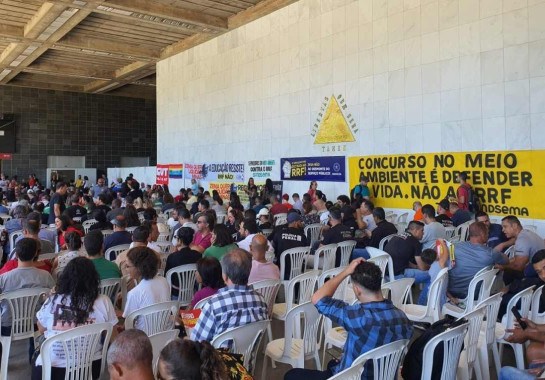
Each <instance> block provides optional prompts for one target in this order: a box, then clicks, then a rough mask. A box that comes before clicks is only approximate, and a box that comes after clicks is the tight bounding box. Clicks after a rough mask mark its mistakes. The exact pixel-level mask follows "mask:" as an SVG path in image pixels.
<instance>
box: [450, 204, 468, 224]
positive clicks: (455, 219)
mask: <svg viewBox="0 0 545 380" xmlns="http://www.w3.org/2000/svg"><path fill="white" fill-rule="evenodd" d="M449 210H450V213H451V214H452V217H451V218H450V219H452V225H453V226H454V227H458V226H459V225H460V224H464V223H465V222H469V221H470V220H471V213H470V212H469V211H467V210H462V209H461V208H460V207H459V203H458V201H456V199H454V200H453V201H451V202H450V204H449Z"/></svg>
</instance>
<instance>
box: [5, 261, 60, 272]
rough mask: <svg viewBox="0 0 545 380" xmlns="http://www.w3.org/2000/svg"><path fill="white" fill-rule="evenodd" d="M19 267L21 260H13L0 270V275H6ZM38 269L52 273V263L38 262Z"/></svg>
mask: <svg viewBox="0 0 545 380" xmlns="http://www.w3.org/2000/svg"><path fill="white" fill-rule="evenodd" d="M17 267H19V260H17V259H13V260H9V261H8V262H6V263H5V264H4V266H3V267H2V269H0V274H4V273H7V272H9V271H10V270H13V269H15V268H17ZM36 268H38V269H42V270H45V271H46V272H49V273H51V263H50V262H49V261H38V262H36Z"/></svg>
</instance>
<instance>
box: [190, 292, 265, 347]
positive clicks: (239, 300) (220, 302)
mask: <svg viewBox="0 0 545 380" xmlns="http://www.w3.org/2000/svg"><path fill="white" fill-rule="evenodd" d="M265 319H268V315H267V304H266V303H265V301H264V300H263V297H262V296H261V295H260V294H258V293H256V292H255V291H254V290H252V288H250V287H249V286H244V285H233V286H226V287H225V288H221V289H220V290H219V291H218V293H217V294H216V295H215V296H214V297H212V298H211V299H210V301H208V302H207V303H206V304H205V305H204V306H203V308H202V312H201V315H200V317H199V320H198V321H197V324H196V325H195V328H194V329H193V331H192V332H191V339H192V340H194V341H197V342H200V341H203V340H206V341H208V342H211V341H212V339H214V337H215V336H216V335H219V334H221V333H222V332H224V331H225V330H227V329H230V328H233V327H239V326H244V325H246V324H248V323H251V322H256V321H263V320H265Z"/></svg>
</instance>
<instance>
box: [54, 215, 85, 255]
mask: <svg viewBox="0 0 545 380" xmlns="http://www.w3.org/2000/svg"><path fill="white" fill-rule="evenodd" d="M55 227H56V228H57V235H58V239H59V247H60V248H61V249H67V246H66V235H67V234H68V233H70V232H75V233H77V234H78V235H79V236H80V237H83V235H84V233H83V231H82V230H80V229H78V228H77V227H75V226H74V223H73V222H72V219H70V217H69V216H68V215H61V216H58V217H56V218H55Z"/></svg>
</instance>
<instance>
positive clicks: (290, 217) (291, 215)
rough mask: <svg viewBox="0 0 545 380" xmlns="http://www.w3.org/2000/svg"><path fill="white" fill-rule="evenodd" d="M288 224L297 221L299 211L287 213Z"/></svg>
mask: <svg viewBox="0 0 545 380" xmlns="http://www.w3.org/2000/svg"><path fill="white" fill-rule="evenodd" d="M287 219H288V224H290V223H293V222H297V221H298V220H301V215H299V213H297V212H290V213H288V217H287Z"/></svg>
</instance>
